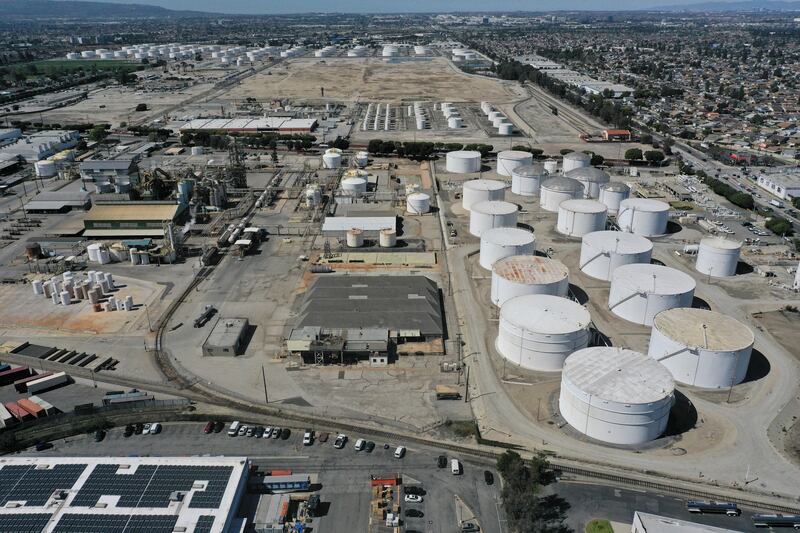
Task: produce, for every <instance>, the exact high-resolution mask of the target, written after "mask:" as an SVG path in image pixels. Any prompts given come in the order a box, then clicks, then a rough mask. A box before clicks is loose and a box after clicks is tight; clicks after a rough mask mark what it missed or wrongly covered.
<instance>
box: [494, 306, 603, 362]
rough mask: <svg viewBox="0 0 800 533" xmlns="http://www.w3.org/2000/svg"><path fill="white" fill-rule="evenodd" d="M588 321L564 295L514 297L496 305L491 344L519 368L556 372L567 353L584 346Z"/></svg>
mask: <svg viewBox="0 0 800 533" xmlns="http://www.w3.org/2000/svg"><path fill="white" fill-rule="evenodd" d="M590 322H591V317H590V316H589V311H587V310H586V309H585V308H584V307H583V306H582V305H580V304H579V303H577V302H573V301H572V300H568V299H567V298H561V297H559V296H552V295H549V294H531V295H527V296H517V297H516V298H512V299H510V300H507V301H506V302H505V303H504V304H503V306H502V307H501V308H500V323H499V326H498V330H497V341H496V343H495V346H496V347H497V351H498V352H500V355H502V356H503V357H505V358H506V359H508V360H509V361H511V362H512V363H514V364H517V365H519V366H521V367H523V368H526V369H528V370H538V371H543V372H558V371H559V370H561V368H562V367H563V365H564V360H565V359H566V358H567V356H569V355H570V354H571V353H572V352H574V351H575V350H580V349H582V348H585V347H586V346H587V345H588V343H589V324H590Z"/></svg>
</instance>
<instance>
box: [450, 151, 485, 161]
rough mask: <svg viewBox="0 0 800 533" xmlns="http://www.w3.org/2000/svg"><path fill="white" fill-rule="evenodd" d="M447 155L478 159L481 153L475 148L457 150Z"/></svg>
mask: <svg viewBox="0 0 800 533" xmlns="http://www.w3.org/2000/svg"><path fill="white" fill-rule="evenodd" d="M447 157H456V158H459V159H475V158H476V157H477V158H478V159H480V158H481V153H480V152H478V151H475V150H455V151H453V152H447Z"/></svg>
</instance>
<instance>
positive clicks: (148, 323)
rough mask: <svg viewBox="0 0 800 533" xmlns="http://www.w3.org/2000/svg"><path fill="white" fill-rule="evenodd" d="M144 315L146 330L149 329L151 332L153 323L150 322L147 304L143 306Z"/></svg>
mask: <svg viewBox="0 0 800 533" xmlns="http://www.w3.org/2000/svg"><path fill="white" fill-rule="evenodd" d="M144 314H145V315H147V329H149V330H150V331H151V332H152V331H153V323H152V322H150V309H149V308H148V307H147V304H144Z"/></svg>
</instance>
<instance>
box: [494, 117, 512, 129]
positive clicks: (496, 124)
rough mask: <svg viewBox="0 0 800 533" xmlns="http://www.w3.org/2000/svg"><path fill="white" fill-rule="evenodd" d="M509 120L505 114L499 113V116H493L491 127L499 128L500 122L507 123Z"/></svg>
mask: <svg viewBox="0 0 800 533" xmlns="http://www.w3.org/2000/svg"><path fill="white" fill-rule="evenodd" d="M510 122H511V121H509V120H508V117H507V116H505V115H500V116H499V117H495V118H494V119H493V120H492V127H494V128H499V127H500V124H509V123H510Z"/></svg>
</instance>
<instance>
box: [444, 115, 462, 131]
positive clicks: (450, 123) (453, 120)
mask: <svg viewBox="0 0 800 533" xmlns="http://www.w3.org/2000/svg"><path fill="white" fill-rule="evenodd" d="M447 127H448V128H450V129H451V130H457V129H458V128H460V127H462V122H461V117H452V116H451V117H450V118H448V119H447Z"/></svg>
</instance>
